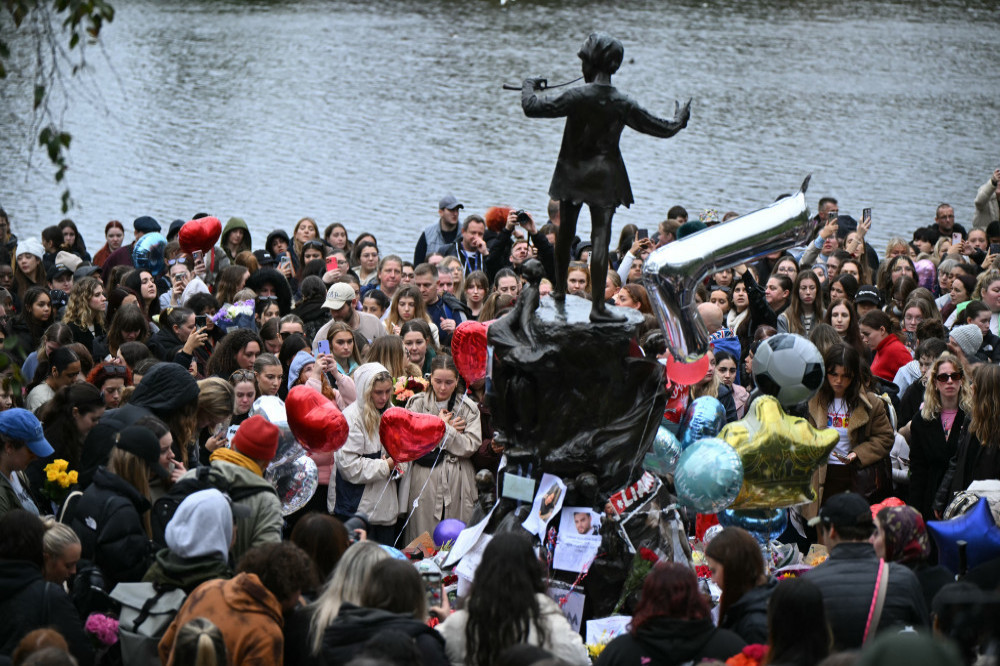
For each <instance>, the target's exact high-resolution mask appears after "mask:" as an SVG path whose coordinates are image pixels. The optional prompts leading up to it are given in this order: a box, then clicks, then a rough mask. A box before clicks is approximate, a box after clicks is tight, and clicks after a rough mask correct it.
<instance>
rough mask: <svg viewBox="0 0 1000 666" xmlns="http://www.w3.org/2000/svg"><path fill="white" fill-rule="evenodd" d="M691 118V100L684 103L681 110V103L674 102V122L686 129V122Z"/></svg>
mask: <svg viewBox="0 0 1000 666" xmlns="http://www.w3.org/2000/svg"><path fill="white" fill-rule="evenodd" d="M690 118H691V98H688V101H687V102H685V103H684V107H683V108H681V103H680V102H678V101H675V102H674V120H675V121H679V122H681V123H683V124H684V126H685V127H687V124H688V120H690Z"/></svg>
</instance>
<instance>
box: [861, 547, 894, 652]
mask: <svg viewBox="0 0 1000 666" xmlns="http://www.w3.org/2000/svg"><path fill="white" fill-rule="evenodd" d="M888 589H889V563H888V562H886V561H885V560H884V559H879V561H878V576H877V577H876V578H875V592H874V593H873V594H872V605H871V607H870V608H869V609H868V622H867V623H866V624H865V637H864V639H863V640H862V643H867V642H868V639H869V638H870V637H871V636H874V635H875V633H876V632H877V631H878V624H879V620H881V619H882V609H883V608H884V607H885V593H886V591H887V590H888Z"/></svg>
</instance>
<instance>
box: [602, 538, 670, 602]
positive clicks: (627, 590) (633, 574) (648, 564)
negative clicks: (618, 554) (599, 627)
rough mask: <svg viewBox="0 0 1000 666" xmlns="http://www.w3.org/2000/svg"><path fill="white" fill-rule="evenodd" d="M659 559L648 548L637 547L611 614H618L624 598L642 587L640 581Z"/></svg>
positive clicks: (644, 578)
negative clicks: (637, 550)
mask: <svg viewBox="0 0 1000 666" xmlns="http://www.w3.org/2000/svg"><path fill="white" fill-rule="evenodd" d="M659 561H660V557H659V555H657V554H656V553H654V552H653V551H651V550H650V549H649V548H640V549H639V552H638V553H636V554H635V557H633V558H632V567H631V568H630V569H629V572H628V577H627V578H625V585H624V586H623V587H622V595H621V596H620V597H619V598H618V603H617V604H615V609H614V610H613V611H611V614H612V615H618V613H619V612H620V611H621V609H622V606H624V605H625V600H626V599H628V597H629V595H630V594H633V593H635V592H638V591H639V590H640V589H642V582H643V581H644V580H646V575H647V574H648V573H649V572H650V571H652V570H653V567H655V566H656V563H657V562H659Z"/></svg>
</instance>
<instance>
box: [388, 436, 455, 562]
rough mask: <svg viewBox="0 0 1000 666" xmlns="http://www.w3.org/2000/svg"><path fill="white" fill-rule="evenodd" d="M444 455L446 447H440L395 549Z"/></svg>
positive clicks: (394, 544) (401, 530)
mask: <svg viewBox="0 0 1000 666" xmlns="http://www.w3.org/2000/svg"><path fill="white" fill-rule="evenodd" d="M442 453H444V447H443V446H441V447H438V454H437V457H436V458H434V464H433V465H431V468H430V471H429V472H427V478H426V479H424V485H422V486H421V487H420V492H419V493H417V499H415V500H413V504H412V505H411V508H410V513H409V514H407V516H406V522H405V523H403V526H402V527H401V528H399V534H398V535H397V536H396V540H395V541H394V542H393V544H392V545H393V547H396V546H397V545H398V544H399V540H400V538H402V536H403V533H404V532H405V531H406V526H407V525H409V524H410V518H412V517H413V514H414V512H415V511H416V510H417V503H418V502H420V498H421V497H423V495H424V490H426V489H427V484H428V483H430V482H431V474H433V473H434V468H436V467H437V464H438V461H439V460H441V454H442Z"/></svg>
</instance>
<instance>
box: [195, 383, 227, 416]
mask: <svg viewBox="0 0 1000 666" xmlns="http://www.w3.org/2000/svg"><path fill="white" fill-rule="evenodd" d="M235 408H236V391H235V390H234V389H233V385H232V384H230V383H229V382H227V381H226V380H225V379H222V378H221V377H209V378H208V379H202V380H200V381H199V382H198V416H199V417H201V416H206V417H208V418H211V419H212V421H213V422H214V423H220V422H222V421H225V420H226V419H229V418H232V415H233V409H235ZM198 420H199V421H200V420H201V418H199V419H198Z"/></svg>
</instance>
